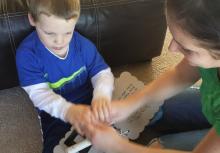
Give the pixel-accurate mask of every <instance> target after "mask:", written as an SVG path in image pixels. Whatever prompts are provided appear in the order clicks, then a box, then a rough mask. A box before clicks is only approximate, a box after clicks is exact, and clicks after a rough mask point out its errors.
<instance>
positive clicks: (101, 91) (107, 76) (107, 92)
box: [91, 68, 114, 101]
mask: <svg viewBox="0 0 220 153" xmlns="http://www.w3.org/2000/svg"><path fill="white" fill-rule="evenodd" d="M91 81H92V85H93V88H94V91H93V99H97V98H100V97H106V98H107V100H109V101H110V100H111V98H112V91H113V89H114V76H113V74H112V72H111V69H110V68H107V69H104V70H102V71H100V72H99V73H97V74H96V75H95V76H93V77H92V79H91Z"/></svg>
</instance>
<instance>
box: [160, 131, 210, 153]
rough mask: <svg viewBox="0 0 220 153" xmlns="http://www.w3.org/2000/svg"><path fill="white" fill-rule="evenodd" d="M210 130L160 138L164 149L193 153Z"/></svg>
mask: <svg viewBox="0 0 220 153" xmlns="http://www.w3.org/2000/svg"><path fill="white" fill-rule="evenodd" d="M208 131H209V129H203V130H195V131H189V132H180V133H176V134H168V135H164V136H162V137H160V138H159V140H160V144H161V145H162V146H163V147H164V148H169V149H177V150H182V151H192V150H193V149H194V148H195V147H196V146H197V145H198V144H199V142H200V141H201V140H202V139H203V138H204V137H205V135H206V134H207V133H208Z"/></svg>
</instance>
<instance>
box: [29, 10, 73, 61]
mask: <svg viewBox="0 0 220 153" xmlns="http://www.w3.org/2000/svg"><path fill="white" fill-rule="evenodd" d="M28 17H29V21H30V24H31V25H32V26H35V27H36V31H37V33H38V36H39V38H40V40H41V41H42V43H43V44H44V46H45V47H47V48H48V49H49V50H50V51H52V52H53V53H54V54H56V55H58V56H61V57H64V56H65V55H66V52H67V49H68V47H69V43H70V40H71V38H72V35H73V31H74V28H75V25H76V19H69V20H65V19H62V18H58V17H56V16H54V15H51V16H47V15H45V14H41V15H40V16H39V18H38V21H36V22H35V21H34V20H33V18H32V16H31V15H30V14H29V15H28Z"/></svg>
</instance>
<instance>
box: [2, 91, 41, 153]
mask: <svg viewBox="0 0 220 153" xmlns="http://www.w3.org/2000/svg"><path fill="white" fill-rule="evenodd" d="M0 138H1V141H0V148H1V150H0V152H2V153H41V152H42V138H41V131H40V124H39V119H38V117H37V113H36V111H35V109H34V107H33V105H32V102H31V101H30V100H29V98H28V97H27V95H26V93H25V92H24V91H23V90H22V89H21V88H19V87H15V88H11V89H7V90H1V91H0Z"/></svg>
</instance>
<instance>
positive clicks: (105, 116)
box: [92, 97, 111, 123]
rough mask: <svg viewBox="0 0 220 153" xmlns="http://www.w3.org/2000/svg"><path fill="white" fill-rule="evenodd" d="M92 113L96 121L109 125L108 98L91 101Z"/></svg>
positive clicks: (109, 109) (109, 105)
mask: <svg viewBox="0 0 220 153" xmlns="http://www.w3.org/2000/svg"><path fill="white" fill-rule="evenodd" d="M92 111H93V114H94V117H95V119H96V120H99V121H101V122H107V123H110V112H111V102H110V100H109V99H108V98H105V97H101V98H97V99H93V101H92Z"/></svg>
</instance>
